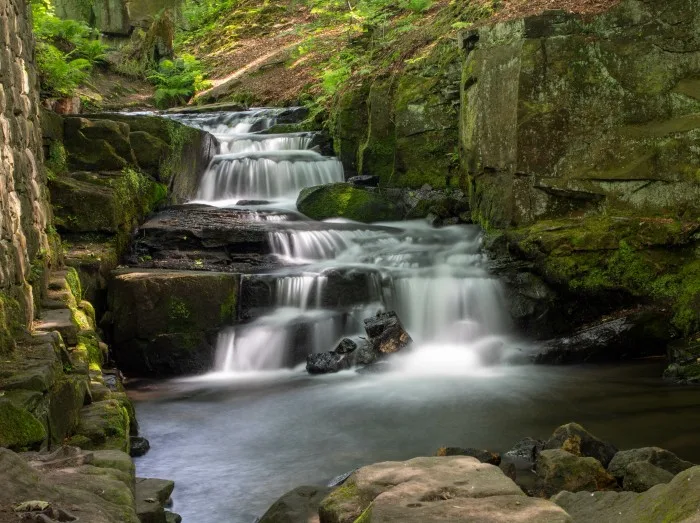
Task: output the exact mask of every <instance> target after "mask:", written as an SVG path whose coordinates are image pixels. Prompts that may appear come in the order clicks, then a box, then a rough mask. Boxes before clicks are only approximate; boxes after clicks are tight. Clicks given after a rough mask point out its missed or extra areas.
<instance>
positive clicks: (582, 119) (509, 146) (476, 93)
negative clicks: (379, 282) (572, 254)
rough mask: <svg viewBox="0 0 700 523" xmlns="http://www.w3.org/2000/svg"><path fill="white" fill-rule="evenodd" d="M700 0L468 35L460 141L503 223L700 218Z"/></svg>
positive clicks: (493, 219) (484, 200)
mask: <svg viewBox="0 0 700 523" xmlns="http://www.w3.org/2000/svg"><path fill="white" fill-rule="evenodd" d="M698 26H700V6H699V5H698V4H697V2H693V1H691V0H675V1H672V2H667V3H663V4H660V3H658V2H653V1H649V0H645V1H626V2H623V3H622V4H620V5H619V6H617V7H615V8H613V9H612V10H611V11H609V12H607V13H604V14H602V15H598V16H596V17H593V18H583V17H580V16H576V15H570V14H565V13H563V12H549V13H545V14H543V15H541V16H535V17H530V18H525V19H519V20H514V21H511V22H507V23H502V24H497V25H495V26H493V27H488V28H483V29H482V30H480V31H474V32H470V33H467V34H466V35H463V38H462V43H463V46H464V47H465V50H466V51H467V53H468V57H467V60H466V62H465V66H464V69H463V79H464V82H463V84H464V88H463V97H462V104H461V108H462V115H461V145H462V148H463V153H464V154H463V161H464V164H465V166H466V168H467V170H468V173H469V174H470V176H471V177H472V180H473V182H474V184H473V189H474V198H473V203H474V204H475V210H476V212H477V213H478V215H479V216H480V217H481V218H482V219H483V220H485V221H488V223H490V224H492V225H496V226H507V225H520V224H528V223H532V222H534V221H536V220H540V219H546V218H559V217H569V216H581V215H582V214H584V213H586V212H596V213H623V214H625V215H636V216H661V215H663V216H669V217H673V218H680V219H689V218H692V217H696V218H697V216H698V215H699V214H700V179H699V178H698V165H699V164H700V152H699V151H698V149H697V141H698V139H699V138H700V83H698V74H699V73H700V35H699V33H698Z"/></svg>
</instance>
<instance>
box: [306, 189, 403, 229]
mask: <svg viewBox="0 0 700 523" xmlns="http://www.w3.org/2000/svg"><path fill="white" fill-rule="evenodd" d="M297 208H298V209H299V212H301V213H302V214H305V215H306V216H308V217H309V218H313V219H314V220H325V219H327V218H347V219H348V220H354V221H358V222H364V223H372V222H380V221H394V220H400V219H401V218H402V217H403V212H402V210H401V209H400V207H399V206H398V205H397V204H396V203H395V202H394V201H392V200H390V199H389V198H387V197H385V196H384V195H383V194H382V193H381V192H379V191H373V190H369V189H366V188H361V187H356V186H354V185H351V184H349V183H332V184H327V185H317V186H315V187H308V188H306V189H304V190H302V191H301V193H300V194H299V198H298V199H297Z"/></svg>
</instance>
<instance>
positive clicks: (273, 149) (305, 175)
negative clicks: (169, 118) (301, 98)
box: [173, 109, 344, 207]
mask: <svg viewBox="0 0 700 523" xmlns="http://www.w3.org/2000/svg"><path fill="white" fill-rule="evenodd" d="M286 111H287V112H288V110H285V109H251V110H249V111H243V112H238V113H209V114H206V113H205V114H196V115H178V116H177V118H178V120H180V121H182V122H183V123H185V124H187V125H191V126H193V127H197V128H199V129H203V130H205V131H208V132H210V133H212V134H213V135H214V136H215V137H216V138H217V140H218V142H219V154H217V155H216V156H215V157H214V158H213V159H212V161H211V164H210V165H209V167H208V169H207V170H206V172H205V173H204V175H203V176H202V179H201V180H200V184H199V188H198V190H197V193H196V194H195V196H194V200H193V203H207V204H211V205H219V206H230V205H235V204H236V203H238V202H239V201H241V200H265V201H280V202H286V203H285V204H283V205H282V206H283V207H289V202H290V201H294V200H296V196H297V195H298V194H299V191H301V190H302V189H303V188H305V187H311V186H314V185H322V184H327V183H334V182H342V181H343V180H344V176H343V166H342V164H341V163H340V161H338V160H337V159H336V158H329V157H325V156H323V155H321V154H319V153H318V152H316V151H313V150H310V147H311V144H312V143H313V138H314V133H288V134H262V133H263V132H264V131H265V130H266V129H269V128H271V127H272V126H273V125H275V124H276V123H278V120H279V118H280V117H281V115H283V114H285V112H286ZM173 117H175V116H173Z"/></svg>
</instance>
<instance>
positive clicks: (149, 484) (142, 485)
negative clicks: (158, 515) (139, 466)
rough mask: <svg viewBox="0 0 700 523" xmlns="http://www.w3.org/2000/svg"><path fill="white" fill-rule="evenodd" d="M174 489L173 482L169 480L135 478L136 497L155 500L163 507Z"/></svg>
mask: <svg viewBox="0 0 700 523" xmlns="http://www.w3.org/2000/svg"><path fill="white" fill-rule="evenodd" d="M174 489H175V482H174V481H171V480H169V479H155V478H136V497H137V498H141V499H155V500H156V501H157V502H158V503H160V504H161V505H165V504H166V503H167V502H168V500H169V499H170V495H171V494H172V493H173V490H174Z"/></svg>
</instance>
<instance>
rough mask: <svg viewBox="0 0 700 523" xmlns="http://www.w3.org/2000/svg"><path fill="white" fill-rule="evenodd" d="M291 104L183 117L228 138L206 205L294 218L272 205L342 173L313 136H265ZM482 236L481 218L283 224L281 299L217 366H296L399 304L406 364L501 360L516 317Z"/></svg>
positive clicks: (223, 342)
mask: <svg viewBox="0 0 700 523" xmlns="http://www.w3.org/2000/svg"><path fill="white" fill-rule="evenodd" d="M284 111H285V110H282V109H256V110H250V111H244V112H239V113H218V114H203V115H202V114H199V115H186V116H180V117H179V118H180V119H181V121H183V122H184V123H187V124H189V125H192V126H195V127H199V128H202V129H205V130H208V131H210V132H213V133H214V134H215V135H216V136H217V138H218V140H219V142H220V144H221V148H220V154H218V155H217V156H215V158H214V159H213V160H212V162H211V165H210V166H209V168H208V170H207V172H206V173H205V174H204V176H203V178H202V180H201V182H200V186H199V189H198V191H197V194H196V197H195V200H196V201H197V202H198V203H208V204H212V205H219V206H221V205H236V204H239V205H244V206H245V207H244V208H245V209H247V211H248V213H249V217H250V220H251V221H262V220H266V221H275V220H279V221H280V222H282V221H283V220H286V216H288V215H287V214H284V213H282V214H275V213H274V212H272V213H271V212H270V210H271V209H273V208H279V206H281V207H285V206H286V205H288V204H289V202H290V201H293V200H295V199H296V197H297V196H298V193H299V192H300V191H301V190H302V189H303V188H304V187H309V186H313V185H320V184H326V183H333V182H339V181H342V180H343V169H342V165H341V164H340V162H339V161H338V160H337V159H336V158H329V157H325V156H322V155H321V154H319V153H318V152H316V151H315V150H311V149H310V147H311V144H312V143H313V141H314V135H313V133H289V134H262V133H260V131H264V130H265V129H268V128H270V127H271V126H273V125H275V123H277V121H278V118H279V117H280V115H282V114H285V113H284ZM243 200H246V201H245V202H244V201H243ZM239 202H240V203H239ZM275 205H277V206H278V207H275ZM480 243H481V242H480V231H479V229H478V228H477V227H474V226H453V227H446V228H442V229H435V228H432V227H430V226H429V225H428V224H427V223H424V222H418V221H415V222H402V223H394V224H384V225H383V226H381V227H378V226H365V225H361V224H353V223H348V222H343V221H337V220H336V221H329V222H326V223H318V222H309V221H285V222H284V224H282V223H281V224H280V229H279V230H278V231H276V232H271V233H269V245H270V250H271V252H272V253H273V255H275V256H277V257H278V259H280V260H281V261H283V262H284V264H285V265H287V268H286V269H284V270H281V271H280V272H277V273H274V274H270V275H267V276H265V278H267V279H268V281H272V282H273V283H272V285H271V287H270V293H271V299H272V306H270V307H267V309H265V310H266V312H265V313H264V314H263V315H262V316H258V317H257V318H256V319H254V320H253V321H251V322H250V323H247V324H244V325H240V326H236V327H231V328H227V329H224V330H223V331H222V332H221V333H220V336H219V341H218V354H217V363H216V368H217V371H219V372H222V373H241V372H243V373H246V372H258V371H269V370H275V369H282V368H291V367H293V366H294V365H295V364H298V363H300V362H303V361H304V358H305V356H306V355H307V354H309V353H313V352H322V351H328V350H332V349H334V348H335V345H336V344H337V342H338V341H339V339H340V338H341V337H343V336H361V335H362V334H363V326H362V321H363V319H365V318H367V317H369V316H371V315H373V314H374V313H376V312H378V311H381V310H395V311H396V312H397V313H398V315H399V317H400V318H401V319H402V322H403V324H404V326H405V327H406V329H407V330H408V331H409V333H410V334H411V336H412V337H413V339H414V341H415V342H416V348H415V349H414V350H412V351H410V352H408V353H407V354H405V355H400V357H399V358H397V359H396V361H397V364H398V365H399V367H400V368H401V369H403V370H404V371H418V372H423V371H425V370H426V369H433V368H435V367H436V366H437V367H438V368H440V369H442V370H444V369H448V370H450V371H451V370H454V369H460V368H464V367H474V366H479V365H483V364H491V363H496V362H498V361H500V359H501V357H502V355H503V353H504V351H507V350H508V346H509V343H510V342H509V338H508V335H507V333H508V332H509V322H508V318H507V314H506V313H505V312H504V311H505V300H504V296H503V291H502V289H501V286H500V283H499V282H498V280H497V279H495V278H493V277H491V276H490V275H489V274H488V272H487V270H486V269H485V261H486V260H485V258H484V256H483V255H482V254H481V252H480Z"/></svg>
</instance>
